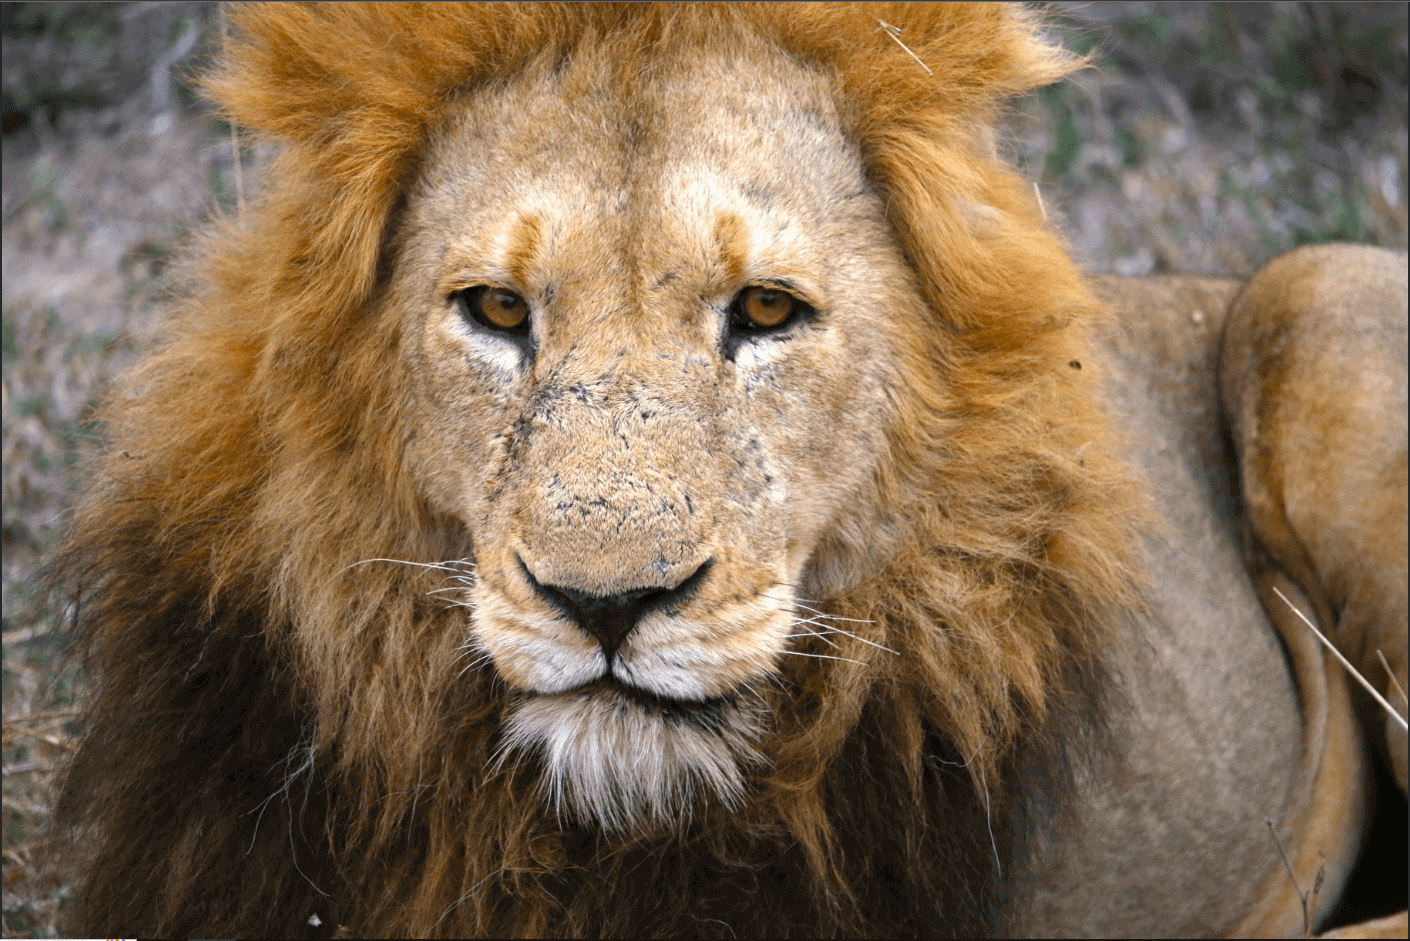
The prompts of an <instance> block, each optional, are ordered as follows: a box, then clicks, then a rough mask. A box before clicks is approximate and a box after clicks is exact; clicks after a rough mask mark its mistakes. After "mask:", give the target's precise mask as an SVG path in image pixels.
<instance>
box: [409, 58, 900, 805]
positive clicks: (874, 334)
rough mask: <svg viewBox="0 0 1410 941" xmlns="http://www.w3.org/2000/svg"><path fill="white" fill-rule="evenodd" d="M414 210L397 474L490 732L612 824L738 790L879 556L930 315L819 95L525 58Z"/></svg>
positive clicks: (744, 78)
mask: <svg viewBox="0 0 1410 941" xmlns="http://www.w3.org/2000/svg"><path fill="white" fill-rule="evenodd" d="M584 58H589V57H584ZM405 218H406V226H405V229H404V232H405V236H404V239H403V242H402V243H401V249H400V250H401V252H402V256H401V262H400V263H399V264H398V266H397V271H398V275H397V280H396V281H395V283H394V285H393V287H392V294H391V296H392V298H393V302H394V303H395V304H396V305H397V310H398V312H399V313H400V315H401V316H403V317H404V335H405V336H406V337H407V338H408V340H407V342H405V343H404V348H403V357H404V362H405V363H406V367H407V370H408V374H409V376H410V379H411V388H412V389H413V390H414V392H413V394H414V400H415V404H414V406H413V413H414V415H415V416H416V419H415V422H416V424H415V428H414V429H410V430H409V431H408V433H409V434H410V433H414V435H415V438H414V441H413V443H412V447H411V453H412V455H413V463H414V466H413V473H414V474H415V476H416V478H417V480H418V485H419V486H420V487H421V488H422V490H423V493H424V494H425V495H426V496H427V498H428V499H430V500H431V502H432V503H433V504H434V505H435V506H436V507H437V508H438V509H440V510H441V511H443V512H447V513H449V514H452V515H453V516H454V517H456V518H458V519H460V520H461V521H463V523H464V525H465V527H466V529H467V531H468V532H469V533H470V536H471V539H472V540H473V557H474V561H475V563H476V564H477V566H478V572H477V574H478V579H477V581H476V584H475V585H474V587H473V589H471V590H470V592H469V597H468V598H467V599H466V600H467V601H468V602H469V603H470V604H471V605H472V606H473V613H472V614H471V615H470V618H469V624H468V631H469V634H470V637H471V639H472V642H473V644H474V645H475V646H476V647H478V648H479V649H480V650H482V651H483V652H485V653H487V654H488V655H489V657H490V658H492V660H493V666H494V669H495V670H496V671H497V672H498V675H499V676H500V677H501V678H502V679H503V680H504V682H505V683H506V684H507V686H508V687H509V689H510V690H512V696H511V702H512V705H511V707H510V709H509V711H508V712H507V715H508V719H507V727H506V730H505V731H506V742H507V745H508V750H510V751H512V750H515V749H519V750H529V751H533V750H538V751H539V752H540V753H541V754H542V756H543V759H544V762H545V766H546V768H547V775H548V778H547V780H548V782H549V787H550V789H551V791H552V795H551V796H552V797H553V799H555V800H556V801H563V802H566V803H567V804H568V805H569V806H570V807H571V808H573V809H574V810H576V811H578V812H580V813H585V814H587V815H589V816H593V817H595V818H596V819H598V820H599V821H601V822H602V823H604V824H606V825H609V826H611V825H619V824H630V823H632V822H634V821H635V820H637V819H640V818H643V817H659V818H666V817H668V816H670V815H673V814H675V813H678V812H679V811H680V809H681V808H682V807H683V806H684V802H685V801H687V800H688V799H689V797H690V795H691V794H692V793H694V792H696V790H697V786H703V789H704V791H705V792H707V793H713V794H715V795H716V796H718V797H721V798H723V799H726V800H729V799H731V798H733V797H735V796H737V795H738V793H739V790H740V786H741V773H740V768H741V765H745V764H748V763H749V761H750V760H752V759H753V758H754V757H755V753H754V751H753V749H752V747H751V743H752V742H753V741H754V740H755V739H756V738H757V733H758V731H759V728H760V725H761V722H763V721H766V712H767V710H766V709H765V707H764V705H763V702H764V700H763V699H762V698H761V693H762V691H763V690H764V689H765V688H766V687H768V686H769V685H770V682H771V675H772V674H773V672H774V671H775V670H776V669H777V667H778V665H779V662H780V658H781V657H782V656H783V655H784V654H785V652H786V651H788V648H789V646H790V638H791V636H793V635H795V634H800V633H803V632H806V631H810V630H818V629H819V628H814V627H810V626H808V625H806V624H804V623H802V622H804V621H805V620H806V618H807V617H808V615H807V614H806V613H800V611H802V612H806V609H802V608H800V607H799V605H800V603H802V602H803V601H804V599H807V598H817V597H819V595H820V594H822V593H825V592H829V591H833V590H836V589H837V588H838V587H840V586H841V584H842V581H843V575H842V573H844V572H846V573H848V575H849V576H850V577H856V576H857V575H858V574H863V573H864V572H865V568H866V561H865V560H866V559H868V558H881V557H884V555H885V546H884V545H883V544H880V543H879V542H878V540H881V539H885V538H887V537H886V536H885V533H886V532H888V526H887V524H886V521H885V520H884V519H877V514H878V512H879V511H878V510H877V507H878V505H879V504H880V503H881V502H882V501H881V500H879V498H878V488H879V487H880V486H882V482H880V481H879V480H878V474H879V471H880V467H879V464H880V462H881V461H882V455H884V454H886V453H887V449H888V446H889V440H888V437H889V436H890V435H891V434H893V430H892V429H893V426H894V425H895V423H896V422H895V416H894V409H893V405H892V396H893V391H894V388H895V386H896V384H897V382H898V381H900V375H901V369H900V366H899V363H900V362H901V361H902V359H903V358H904V357H905V356H907V355H914V353H913V351H910V350H909V349H908V346H907V342H906V336H907V335H908V332H916V331H915V327H914V323H915V318H918V317H919V316H920V314H919V310H920V301H919V300H918V298H917V295H916V292H915V288H914V286H913V282H912V276H911V274H910V272H909V270H908V268H907V266H906V264H905V262H904V260H903V258H902V256H901V253H900V251H899V250H898V249H897V248H896V246H895V241H894V238H893V237H892V235H891V234H890V230H889V228H888V226H887V223H886V222H885V219H884V209H883V206H882V205H881V202H880V199H879V198H878V197H877V195H876V194H875V192H874V190H873V188H872V187H871V185H870V184H869V182H868V180H867V178H866V176H865V173H864V170H863V164H862V161H861V159H860V157H859V155H858V154H857V153H856V151H855V149H854V148H853V147H852V146H851V145H850V144H849V143H848V141H847V140H846V139H845V137H844V135H843V132H842V130H841V122H840V120H839V118H838V116H837V115H836V113H835V111H834V108H833V104H832V96H831V94H830V93H829V89H828V87H827V85H826V84H825V83H824V81H823V80H822V79H820V78H818V77H817V76H815V75H814V74H812V73H810V72H808V71H806V70H805V69H804V68H802V67H801V66H798V65H796V64H794V63H792V62H790V61H787V60H785V59H784V58H783V57H782V56H780V55H777V54H772V53H769V52H767V51H766V50H763V49H752V50H743V49H741V50H737V51H736V52H735V53H733V54H732V55H731V56H730V57H729V58H728V59H726V58H724V57H716V56H712V55H710V54H707V53H704V52H702V53H701V55H700V56H696V57H691V59H690V61H687V62H682V63H680V64H679V66H678V67H676V68H673V69H670V70H665V71H662V72H660V73H657V74H653V75H650V76H639V77H634V78H633V79H630V80H628V79H624V78H623V77H622V76H619V75H617V74H616V71H615V70H614V69H613V68H612V67H611V65H610V64H609V63H602V62H591V61H581V60H579V61H575V62H574V64H573V65H571V66H569V67H567V68H565V69H563V70H558V71H555V70H553V69H552V68H549V67H542V68H536V69H530V70H528V71H526V72H525V73H522V74H521V75H520V76H519V77H517V78H516V79H515V80H513V81H512V82H510V83H508V84H505V85H504V86H502V87H500V88H496V89H493V90H485V89H481V90H477V91H476V92H475V94H474V95H473V96H469V97H467V99H466V101H465V103H464V107H463V109H462V110H460V111H459V116H458V119H457V120H456V121H455V122H454V123H453V126H450V127H449V128H447V129H445V130H444V132H443V133H442V134H441V136H440V137H439V139H438V140H436V141H435V142H434V143H433V145H432V146H431V148H430V150H429V156H428V158H427V160H426V163H425V165H424V169H423V171H422V174H421V178H420V182H419V185H418V186H417V187H416V188H415V189H414V191H413V193H412V196H411V199H410V201H409V204H408V208H407V213H406V217H405Z"/></svg>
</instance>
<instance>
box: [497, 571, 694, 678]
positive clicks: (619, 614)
mask: <svg viewBox="0 0 1410 941" xmlns="http://www.w3.org/2000/svg"><path fill="white" fill-rule="evenodd" d="M712 562H713V560H712V559H706V560H705V561H704V562H702V563H701V564H700V567H699V568H697V569H696V570H695V571H694V572H692V573H690V575H689V576H688V577H687V578H685V579H684V580H683V581H681V582H680V583H679V584H676V585H673V586H669V587H661V588H640V589H637V590H636V591H623V592H618V593H617V594H614V595H593V594H589V593H588V592H585V591H578V590H577V589H576V588H566V587H564V586H562V585H546V584H544V583H543V582H541V581H539V580H538V579H537V578H534V573H533V572H530V571H529V567H528V566H527V565H525V564H524V560H523V559H520V560H519V568H520V569H521V570H523V572H524V577H525V578H527V579H528V580H529V584H530V585H532V586H533V587H534V590H535V591H537V592H538V593H539V595H540V596H542V597H543V599H544V600H545V601H547V602H548V603H549V604H551V605H553V606H554V607H555V608H557V609H558V610H560V611H562V612H563V613H564V614H566V615H568V616H569V617H571V618H572V619H573V620H575V621H576V622H577V624H578V627H580V628H582V629H583V630H584V631H586V632H587V633H588V634H590V635H592V636H593V637H596V638H597V642H598V644H600V645H601V646H602V655H603V656H604V657H606V658H607V662H608V663H609V664H610V663H611V662H612V658H613V657H614V656H616V654H617V648H618V647H620V646H621V645H622V641H624V640H626V638H627V635H628V634H630V633H631V632H632V629H633V628H635V627H636V625H637V622H638V621H640V620H641V618H642V615H644V614H646V612H648V611H650V610H652V609H653V608H659V607H661V606H663V605H666V604H669V603H671V602H677V603H679V602H682V601H684V600H685V599H686V598H688V597H689V596H690V595H691V593H692V592H694V590H695V586H697V585H699V584H700V582H701V581H702V580H703V579H704V578H705V573H706V572H708V571H709V570H710V565H711V563H712Z"/></svg>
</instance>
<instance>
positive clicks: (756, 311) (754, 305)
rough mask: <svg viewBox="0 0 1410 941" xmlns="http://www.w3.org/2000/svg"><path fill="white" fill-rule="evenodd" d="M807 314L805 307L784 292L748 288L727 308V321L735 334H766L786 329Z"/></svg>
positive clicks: (768, 288) (766, 288)
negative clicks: (737, 331)
mask: <svg viewBox="0 0 1410 941" xmlns="http://www.w3.org/2000/svg"><path fill="white" fill-rule="evenodd" d="M807 310H808V305H806V304H804V303H803V302H802V301H800V300H798V298H796V297H794V296H793V295H792V294H789V293H788V292H787V291H784V290H780V289H779V288H772V287H751V288H745V289H744V290H743V291H740V292H739V296H738V297H736V298H735V299H734V303H733V304H731V305H730V321H731V326H732V327H734V328H735V329H736V330H745V331H749V332H752V333H767V332H769V331H772V330H778V329H780V328H782V327H785V326H787V325H788V324H789V323H791V322H792V321H793V320H794V319H795V318H796V317H798V316H799V315H801V314H803V313H805V312H806V311H807Z"/></svg>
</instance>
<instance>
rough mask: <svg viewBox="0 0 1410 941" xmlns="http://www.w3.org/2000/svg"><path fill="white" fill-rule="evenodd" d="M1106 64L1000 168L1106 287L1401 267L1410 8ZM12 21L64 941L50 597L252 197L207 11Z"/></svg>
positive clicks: (1212, 25) (10, 713)
mask: <svg viewBox="0 0 1410 941" xmlns="http://www.w3.org/2000/svg"><path fill="white" fill-rule="evenodd" d="M1047 9H1049V11H1050V14H1051V28H1052V30H1053V33H1054V35H1055V36H1058V37H1060V38H1061V40H1062V41H1063V42H1064V44H1066V45H1067V46H1068V47H1069V48H1073V49H1075V50H1077V51H1080V52H1084V53H1085V52H1090V53H1091V54H1092V55H1093V67H1092V68H1090V69H1088V70H1086V71H1084V72H1082V73H1080V74H1079V75H1077V76H1076V77H1074V78H1073V79H1072V80H1070V81H1068V82H1066V83H1064V84H1062V85H1059V86H1055V87H1053V88H1049V89H1045V90H1043V91H1042V92H1040V93H1038V94H1036V95H1033V96H1030V97H1029V98H1027V99H1024V100H1022V101H1018V102H1015V103H1014V105H1013V108H1012V112H1011V114H1010V115H1009V118H1008V120H1007V122H1006V128H1007V130H1006V133H1005V136H1004V139H1003V141H1004V146H1005V147H1006V148H1007V151H1008V152H1009V153H1010V155H1011V156H1012V158H1013V159H1014V160H1015V161H1016V162H1017V163H1019V164H1020V165H1021V166H1022V167H1023V168H1024V171H1025V173H1026V174H1027V175H1028V177H1029V178H1031V179H1032V181H1033V183H1034V185H1035V186H1036V187H1037V188H1038V191H1039V192H1040V194H1041V197H1042V199H1043V203H1044V206H1045V208H1046V210H1047V212H1048V213H1049V216H1050V217H1051V218H1053V219H1055V220H1056V221H1057V223H1058V224H1059V225H1060V226H1061V227H1062V229H1063V230H1064V231H1065V232H1066V233H1067V234H1068V236H1069V238H1070V239H1071V242H1072V245H1073V248H1074V251H1075V252H1076V253H1077V255H1078V256H1079V257H1080V258H1081V259H1082V261H1083V264H1084V265H1085V266H1086V267H1087V268H1088V269H1089V270H1091V271H1093V272H1109V273H1117V274H1124V275H1140V274H1146V273H1151V272H1167V271H1185V272H1197V273H1204V274H1226V275H1234V276H1246V275H1248V274H1250V273H1252V272H1253V271H1254V270H1255V269H1256V268H1258V267H1259V266H1260V265H1261V264H1262V263H1263V262H1265V261H1266V260H1267V259H1269V258H1270V257H1272V256H1273V255H1275V254H1277V253H1278V252H1280V251H1283V250H1285V249H1287V248H1291V247H1293V246H1295V245H1298V244H1303V243H1308V242H1325V241H1357V242H1365V243H1371V244H1377V245H1386V246H1392V247H1402V248H1403V247H1404V246H1405V245H1406V217H1407V212H1406V210H1407V202H1406V185H1407V179H1406V168H1407V154H1406V148H1407V143H1406V108H1407V70H1406V59H1407V52H1406V7H1405V5H1404V4H1401V3H1386V4H1371V3H1345V4H1334V3H1267V4H1251V3H1240V4H1194V3H1191V4H1175V3H1159V4H1157V3H1109V4H1075V3H1074V4H1056V5H1054V6H1052V7H1049V8H1047ZM0 14H3V43H4V45H3V55H4V78H3V91H4V138H3V145H2V146H3V167H4V174H3V227H2V228H0V237H2V238H0V242H2V243H3V305H4V327H3V330H4V332H3V363H4V386H3V392H4V397H3V413H4V432H3V465H4V471H3V496H4V528H3V579H4V602H3V632H4V633H3V642H4V700H3V701H4V720H5V724H4V827H5V829H4V924H3V933H4V935H5V936H6V937H53V936H55V934H56V931H57V917H58V913H59V911H60V908H61V905H62V901H63V899H64V898H65V897H66V895H67V893H68V891H69V889H68V881H67V874H66V873H65V872H63V871H57V870H55V869H54V868H53V867H46V866H45V865H44V863H45V861H46V860H45V856H44V853H43V835H44V832H43V826H44V824H45V822H46V821H47V819H48V815H49V807H50V798H51V795H50V786H51V784H52V781H53V774H54V771H55V768H56V767H57V765H58V764H59V762H60V761H61V760H62V758H63V756H64V754H65V753H66V750H67V749H68V747H69V743H70V741H71V740H72V739H71V737H72V736H73V735H74V734H75V733H76V732H77V731H78V730H77V729H76V727H75V725H74V723H73V720H74V716H75V698H76V697H77V696H81V694H82V688H83V680H82V676H81V675H80V674H78V673H77V672H76V671H75V670H74V669H73V668H72V667H66V666H62V665H61V661H60V659H59V658H58V657H57V656H56V653H57V652H58V651H59V650H60V649H61V648H62V645H63V642H64V640H65V635H64V629H63V622H64V618H63V614H64V612H63V610H62V604H61V602H60V601H59V600H57V599H50V598H46V597H43V596H41V595H40V594H39V593H38V592H37V591H36V589H35V583H34V576H35V573H36V571H37V567H38V565H39V563H40V560H41V558H42V556H43V554H44V552H45V550H46V548H47V547H49V546H51V545H52V544H53V543H54V541H55V540H56V538H57V537H58V536H59V535H60V534H61V533H62V531H63V527H64V520H65V514H66V512H67V511H68V510H69V508H70V507H71V506H72V504H73V501H74V498H75V495H76V493H77V492H78V491H79V490H80V489H81V487H82V480H83V457H84V456H85V455H86V454H89V453H92V451H93V450H94V449H95V448H97V447H99V446H100V443H101V429H100V428H97V427H95V426H94V425H93V423H92V422H91V421H90V420H89V418H88V415H89V411H90V409H91V407H92V405H93V403H94V402H95V401H97V400H98V399H99V398H100V397H101V396H102V394H103V390H104V388H105V385H106V383H107V382H108V380H109V379H110V378H111V377H112V376H113V375H115V374H116V373H117V372H119V371H120V370H122V369H123V368H124V367H126V366H127V365H129V364H131V363H132V362H133V361H134V360H135V359H136V358H137V357H139V356H140V355H141V352H142V350H143V349H144V348H145V347H146V346H147V345H148V344H149V343H150V340H151V337H152V333H153V330H154V317H155V313H156V311H157V310H158V309H159V307H160V299H161V296H162V293H163V291H164V290H166V289H167V287H168V284H167V271H168V261H169V260H170V259H171V258H172V257H173V256H174V255H175V254H178V253H179V252H180V251H181V249H182V246H183V243H184V241H185V239H186V238H187V233H189V232H190V231H191V230H192V229H193V227H195V226H198V225H199V224H200V223H201V221H202V220H203V219H206V218H208V217H209V216H210V215H211V214H212V213H220V212H229V211H232V207H233V206H234V205H235V201H236V199H237V191H238V190H239V189H240V188H241V186H243V188H244V189H246V190H248V191H253V190H254V188H255V187H257V185H258V175H259V168H260V166H261V165H262V164H263V162H264V161H265V160H266V159H267V157H268V154H264V153H259V152H256V151H252V150H250V149H249V148H245V149H244V150H243V152H242V154H241V159H240V161H239V163H238V167H239V170H240V176H241V179H240V180H237V178H236V168H237V163H236V161H235V159H234V154H235V150H234V147H233V146H232V141H231V135H230V130H229V128H228V127H227V126H225V125H223V124H221V123H220V122H218V121H217V120H215V119H214V118H213V117H212V115H211V114H210V113H209V111H208V110H207V109H206V108H205V107H204V106H203V105H202V104H201V103H200V102H199V101H197V100H196V98H195V96H194V95H193V94H192V92H191V90H190V87H189V83H188V81H187V79H188V77H189V75H190V74H191V72H192V70H194V69H198V68H199V67H200V64H201V63H202V62H203V61H205V57H207V56H209V55H210V54H211V53H212V52H213V50H214V49H215V48H216V46H217V44H218V41H219V35H220V19H219V14H218V10H217V8H216V7H215V6H214V5H213V4H209V3H117V4H96V3H76V4H47V3H8V4H4V5H3V7H0Z"/></svg>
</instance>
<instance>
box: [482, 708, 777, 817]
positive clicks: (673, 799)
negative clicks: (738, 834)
mask: <svg viewBox="0 0 1410 941" xmlns="http://www.w3.org/2000/svg"><path fill="white" fill-rule="evenodd" d="M762 727H763V715H762V710H761V709H760V708H757V707H752V708H751V707H750V706H746V705H744V704H742V703H741V702H739V701H737V700H735V699H712V700H707V701H705V702H684V701H679V700H663V699H660V698H657V697H653V696H650V695H647V694H639V693H636V692H634V691H632V690H629V689H627V688H624V687H622V686H619V685H617V684H616V683H594V684H591V685H590V686H585V687H582V688H579V689H575V690H572V691H569V692H565V693H554V694H547V695H545V694H525V695H524V696H523V698H521V699H519V700H518V701H516V702H514V703H513V704H512V705H511V707H510V709H509V712H508V718H507V719H506V721H505V740H504V750H503V751H502V753H501V761H503V760H504V759H505V758H507V757H508V756H510V755H511V754H528V753H533V754H537V755H538V756H539V757H540V759H541V760H542V762H543V769H544V774H543V779H542V787H543V791H544V796H545V798H546V800H547V801H548V803H549V805H550V806H552V807H553V809H554V810H555V812H557V813H558V814H559V816H560V817H562V816H570V817H574V818H577V819H580V820H582V821H583V822H596V823H597V824H598V825H599V826H601V827H602V828H603V829H605V830H612V831H633V832H636V831H642V830H645V829H652V828H657V827H660V826H662V825H668V824H672V823H675V822H681V821H685V820H687V819H688V818H689V816H690V813H691V809H692V807H693V806H694V805H695V803H696V801H697V800H701V799H703V800H717V801H720V802H722V803H724V804H725V805H727V806H729V807H731V808H733V807H736V806H737V805H738V803H739V801H740V799H741V797H742V796H743V793H744V769H745V768H746V767H748V766H750V765H756V764H759V763H760V762H762V760H763V759H762V757H761V756H760V754H759V753H758V752H757V751H756V750H755V748H754V743H755V742H756V741H757V740H758V738H759V735H760V732H761V731H762Z"/></svg>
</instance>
